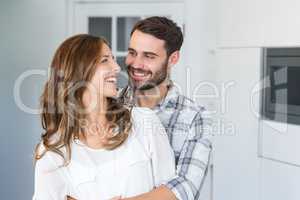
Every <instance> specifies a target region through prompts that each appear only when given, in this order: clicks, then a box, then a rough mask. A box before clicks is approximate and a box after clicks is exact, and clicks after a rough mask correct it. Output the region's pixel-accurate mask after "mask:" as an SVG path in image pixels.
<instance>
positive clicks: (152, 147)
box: [147, 112, 175, 187]
mask: <svg viewBox="0 0 300 200" xmlns="http://www.w3.org/2000/svg"><path fill="white" fill-rule="evenodd" d="M148 117H149V118H148V119H150V120H149V124H148V125H147V129H148V131H147V132H148V134H147V135H148V139H149V151H150V155H151V160H152V170H153V177H154V183H155V186H156V187H158V186H160V185H161V184H163V183H165V182H166V181H168V180H169V179H170V178H172V177H174V176H175V157H174V151H173V149H172V148H171V146H170V143H169V139H168V136H167V133H166V130H165V128H164V127H163V125H162V123H161V121H160V119H159V118H158V116H157V115H156V114H155V113H154V112H151V113H150V114H149V115H148ZM147 121H148V120H147Z"/></svg>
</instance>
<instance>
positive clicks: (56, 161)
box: [35, 141, 65, 171]
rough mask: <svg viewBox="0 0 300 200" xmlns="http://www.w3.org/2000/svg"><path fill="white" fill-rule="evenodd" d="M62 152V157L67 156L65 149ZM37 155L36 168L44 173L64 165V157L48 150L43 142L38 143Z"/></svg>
mask: <svg viewBox="0 0 300 200" xmlns="http://www.w3.org/2000/svg"><path fill="white" fill-rule="evenodd" d="M60 151H61V152H62V155H64V154H65V151H64V148H61V149H60ZM35 154H36V156H35V159H36V167H38V168H40V169H41V170H43V171H51V170H55V169H58V168H60V167H62V166H63V165H64V158H63V156H62V155H59V154H58V153H56V152H54V151H50V150H48V149H47V148H46V147H45V145H44V143H43V141H41V142H40V143H38V145H37V148H36V152H35Z"/></svg>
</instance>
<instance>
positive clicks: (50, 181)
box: [33, 152, 68, 200]
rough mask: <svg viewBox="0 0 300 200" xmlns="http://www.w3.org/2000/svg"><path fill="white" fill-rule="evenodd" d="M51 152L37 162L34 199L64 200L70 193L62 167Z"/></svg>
mask: <svg viewBox="0 0 300 200" xmlns="http://www.w3.org/2000/svg"><path fill="white" fill-rule="evenodd" d="M51 154H53V153H52V152H47V153H46V154H45V155H44V156H43V157H42V158H41V159H39V160H38V161H37V162H36V165H35V178H34V195H33V200H63V199H66V195H67V194H68V189H67V184H66V181H65V180H64V178H63V176H62V171H61V170H62V169H61V168H60V166H59V165H58V164H57V163H56V162H55V160H53V158H52V155H51ZM54 156H56V155H54Z"/></svg>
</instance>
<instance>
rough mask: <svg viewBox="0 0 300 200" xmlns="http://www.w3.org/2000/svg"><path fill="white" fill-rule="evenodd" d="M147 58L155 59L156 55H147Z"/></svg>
mask: <svg viewBox="0 0 300 200" xmlns="http://www.w3.org/2000/svg"><path fill="white" fill-rule="evenodd" d="M146 58H149V59H154V58H155V57H154V56H151V55H146Z"/></svg>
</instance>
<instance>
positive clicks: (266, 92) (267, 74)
mask: <svg viewBox="0 0 300 200" xmlns="http://www.w3.org/2000/svg"><path fill="white" fill-rule="evenodd" d="M263 80H264V86H263V88H264V89H263V92H262V107H261V108H262V109H261V115H262V116H263V118H264V119H268V120H274V121H279V122H283V123H291V124H300V48H265V49H264V64H263Z"/></svg>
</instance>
